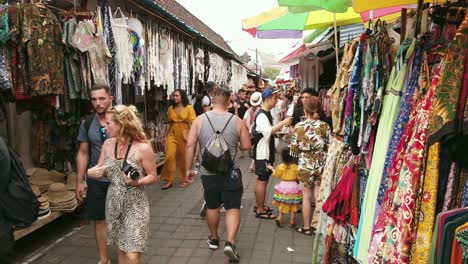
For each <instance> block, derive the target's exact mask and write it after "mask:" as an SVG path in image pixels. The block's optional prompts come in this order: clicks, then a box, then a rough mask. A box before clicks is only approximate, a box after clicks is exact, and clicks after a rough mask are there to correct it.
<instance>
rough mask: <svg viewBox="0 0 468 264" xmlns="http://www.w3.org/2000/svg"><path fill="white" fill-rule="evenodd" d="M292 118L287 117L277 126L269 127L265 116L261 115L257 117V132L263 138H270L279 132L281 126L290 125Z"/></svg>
mask: <svg viewBox="0 0 468 264" xmlns="http://www.w3.org/2000/svg"><path fill="white" fill-rule="evenodd" d="M291 120H292V118H290V117H288V118H286V119H284V120H283V121H281V122H279V123H278V124H276V125H274V126H271V125H270V121H269V120H268V118H267V117H266V115H264V114H261V115H259V116H258V117H257V130H258V131H259V132H261V133H262V134H263V137H270V136H272V135H274V134H276V132H278V131H280V130H281V129H282V128H283V126H286V125H289V124H291Z"/></svg>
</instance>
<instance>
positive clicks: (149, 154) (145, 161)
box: [124, 144, 158, 187]
mask: <svg viewBox="0 0 468 264" xmlns="http://www.w3.org/2000/svg"><path fill="white" fill-rule="evenodd" d="M136 159H137V160H141V164H142V165H143V169H144V171H145V172H146V175H145V176H143V177H141V178H139V179H136V180H132V179H131V178H130V177H129V176H128V175H125V178H124V179H125V183H126V184H127V185H131V186H134V187H138V186H142V185H151V184H154V183H156V180H157V178H158V174H157V171H156V163H155V162H154V152H153V148H152V147H151V145H150V144H143V145H142V146H141V147H140V148H139V149H138V152H137V155H136Z"/></svg>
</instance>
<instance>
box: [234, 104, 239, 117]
mask: <svg viewBox="0 0 468 264" xmlns="http://www.w3.org/2000/svg"><path fill="white" fill-rule="evenodd" d="M234 115H235V116H239V104H238V103H236V102H234Z"/></svg>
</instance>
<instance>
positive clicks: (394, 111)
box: [354, 39, 416, 261]
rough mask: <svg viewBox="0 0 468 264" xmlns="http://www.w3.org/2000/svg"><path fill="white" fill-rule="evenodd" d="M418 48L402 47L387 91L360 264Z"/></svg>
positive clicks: (370, 181) (364, 210) (361, 230)
mask: <svg viewBox="0 0 468 264" xmlns="http://www.w3.org/2000/svg"><path fill="white" fill-rule="evenodd" d="M415 45H416V40H415V39H406V40H405V41H404V42H403V43H402V46H401V47H400V49H399V51H398V55H397V58H396V60H395V65H394V67H393V69H392V72H391V74H390V78H389V81H388V84H387V88H386V90H385V96H384V100H383V104H382V114H381V117H380V122H379V126H378V129H377V136H376V142H375V147H374V148H375V150H374V153H373V157H372V165H371V168H370V171H369V179H368V181H367V187H366V193H365V198H364V201H363V204H362V209H361V219H360V223H359V229H358V235H357V238H356V241H358V242H359V244H358V246H356V247H355V249H354V250H355V252H354V254H355V256H357V258H358V259H359V260H361V261H364V260H366V259H367V257H368V250H369V245H370V240H371V231H372V226H373V224H374V212H375V206H376V204H375V201H376V200H377V195H378V191H379V186H380V180H381V178H382V172H383V166H384V162H385V156H386V153H387V149H388V143H389V141H390V137H391V133H392V130H393V125H394V124H395V121H396V118H397V115H398V110H399V108H400V101H401V91H402V89H403V85H404V82H405V78H406V73H407V71H406V69H407V64H408V61H409V59H410V58H411V56H412V55H413V51H414V48H415Z"/></svg>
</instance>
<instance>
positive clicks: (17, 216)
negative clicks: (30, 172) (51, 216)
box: [0, 137, 40, 226]
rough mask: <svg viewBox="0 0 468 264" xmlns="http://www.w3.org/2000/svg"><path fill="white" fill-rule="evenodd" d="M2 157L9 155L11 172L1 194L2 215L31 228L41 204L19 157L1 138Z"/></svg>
mask: <svg viewBox="0 0 468 264" xmlns="http://www.w3.org/2000/svg"><path fill="white" fill-rule="evenodd" d="M0 141H2V142H0V144H1V145H3V144H5V146H6V147H5V148H2V147H1V146H0V152H1V153H0V155H9V157H10V170H9V180H8V183H7V185H8V186H7V187H6V188H5V189H4V191H3V192H2V193H1V194H0V213H1V214H2V215H4V216H5V217H6V219H7V220H8V221H9V222H10V223H12V224H13V225H16V226H29V225H31V224H32V223H33V222H34V221H36V219H37V215H38V213H39V206H40V203H39V201H38V200H37V198H36V195H35V194H34V193H33V191H32V189H31V185H30V184H29V180H28V176H27V175H26V171H25V170H24V167H23V164H22V163H21V160H20V159H19V157H18V155H17V154H16V153H15V152H14V151H13V150H12V149H11V148H10V147H9V146H8V145H7V144H6V141H5V140H4V139H3V138H1V137H0ZM3 169H5V168H3Z"/></svg>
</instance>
